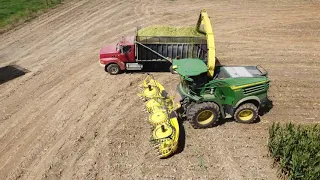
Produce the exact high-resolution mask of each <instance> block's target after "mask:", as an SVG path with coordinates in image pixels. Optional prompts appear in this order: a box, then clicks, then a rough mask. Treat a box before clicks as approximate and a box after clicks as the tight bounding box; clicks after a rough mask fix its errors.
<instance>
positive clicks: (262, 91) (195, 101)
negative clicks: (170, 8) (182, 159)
mask: <svg viewBox="0 0 320 180" xmlns="http://www.w3.org/2000/svg"><path fill="white" fill-rule="evenodd" d="M197 30H198V31H199V32H202V33H204V34H205V35H206V39H207V49H208V50H207V58H206V60H201V59H179V60H173V69H174V70H175V71H176V72H177V73H178V74H179V75H180V79H181V81H180V83H179V85H178V92H179V94H180V96H181V99H180V104H179V105H178V106H175V105H174V104H173V99H172V98H170V97H168V96H167V94H166V92H165V90H164V88H163V86H162V85H161V84H159V82H157V81H155V80H154V79H153V80H148V81H144V84H143V92H142V94H141V96H142V97H144V98H146V99H148V101H147V103H146V107H147V110H148V112H150V113H151V115H150V118H149V121H150V122H151V124H154V126H155V129H154V131H153V137H152V139H153V141H156V142H157V143H158V146H157V147H159V152H160V155H161V157H167V156H168V155H170V154H172V153H174V152H175V150H176V149H177V147H178V137H179V126H178V121H177V118H176V116H179V117H181V118H182V119H186V120H188V121H189V122H190V123H191V125H192V126H193V127H194V128H209V127H212V126H213V125H214V124H215V123H216V122H217V121H218V120H221V119H226V118H234V119H235V121H237V122H241V123H251V122H254V121H255V120H256V119H257V117H258V110H259V108H260V107H262V106H264V105H265V103H266V102H267V101H268V99H267V91H268V88H269V79H268V77H267V72H266V71H265V70H264V69H263V68H261V67H258V66H216V62H215V61H216V58H215V44H214V35H213V31H212V27H211V23H210V19H209V17H208V15H207V12H206V11H205V10H202V11H201V13H200V17H199V20H198V22H197ZM148 78H150V76H148ZM155 122H156V123H155ZM159 139H165V142H166V143H165V144H163V142H162V140H159ZM161 143H162V144H161ZM159 145H160V146H159Z"/></svg>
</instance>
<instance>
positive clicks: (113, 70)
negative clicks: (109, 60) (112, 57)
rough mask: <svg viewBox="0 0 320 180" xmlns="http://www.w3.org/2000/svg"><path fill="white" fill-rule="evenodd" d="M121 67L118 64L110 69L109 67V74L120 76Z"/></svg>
mask: <svg viewBox="0 0 320 180" xmlns="http://www.w3.org/2000/svg"><path fill="white" fill-rule="evenodd" d="M120 70H121V69H120V67H119V65H118V64H110V65H109V66H108V67H107V71H108V73H110V74H111V75H116V74H119V73H120Z"/></svg>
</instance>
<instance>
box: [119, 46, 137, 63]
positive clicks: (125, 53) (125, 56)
mask: <svg viewBox="0 0 320 180" xmlns="http://www.w3.org/2000/svg"><path fill="white" fill-rule="evenodd" d="M120 59H121V60H122V61H123V62H135V55H134V46H130V45H129V46H122V47H121V49H120Z"/></svg>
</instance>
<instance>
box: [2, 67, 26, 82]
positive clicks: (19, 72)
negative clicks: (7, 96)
mask: <svg viewBox="0 0 320 180" xmlns="http://www.w3.org/2000/svg"><path fill="white" fill-rule="evenodd" d="M28 72H30V71H29V70H27V69H24V68H22V67H20V66H18V65H8V66H4V67H1V68H0V84H3V83H5V82H8V81H11V80H13V79H15V78H18V77H20V76H23V75H25V74H26V73H28Z"/></svg>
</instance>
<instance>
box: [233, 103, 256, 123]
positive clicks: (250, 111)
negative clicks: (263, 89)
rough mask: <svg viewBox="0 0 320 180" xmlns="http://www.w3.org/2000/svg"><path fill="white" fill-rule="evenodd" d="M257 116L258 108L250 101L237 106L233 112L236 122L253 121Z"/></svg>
mask: <svg viewBox="0 0 320 180" xmlns="http://www.w3.org/2000/svg"><path fill="white" fill-rule="evenodd" d="M257 117H258V108H257V106H255V105H254V104H252V103H245V104H242V105H241V106H239V107H238V108H237V110H236V112H235V113H234V119H235V121H236V122H239V123H245V124H249V123H252V122H254V121H255V120H256V119H257Z"/></svg>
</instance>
